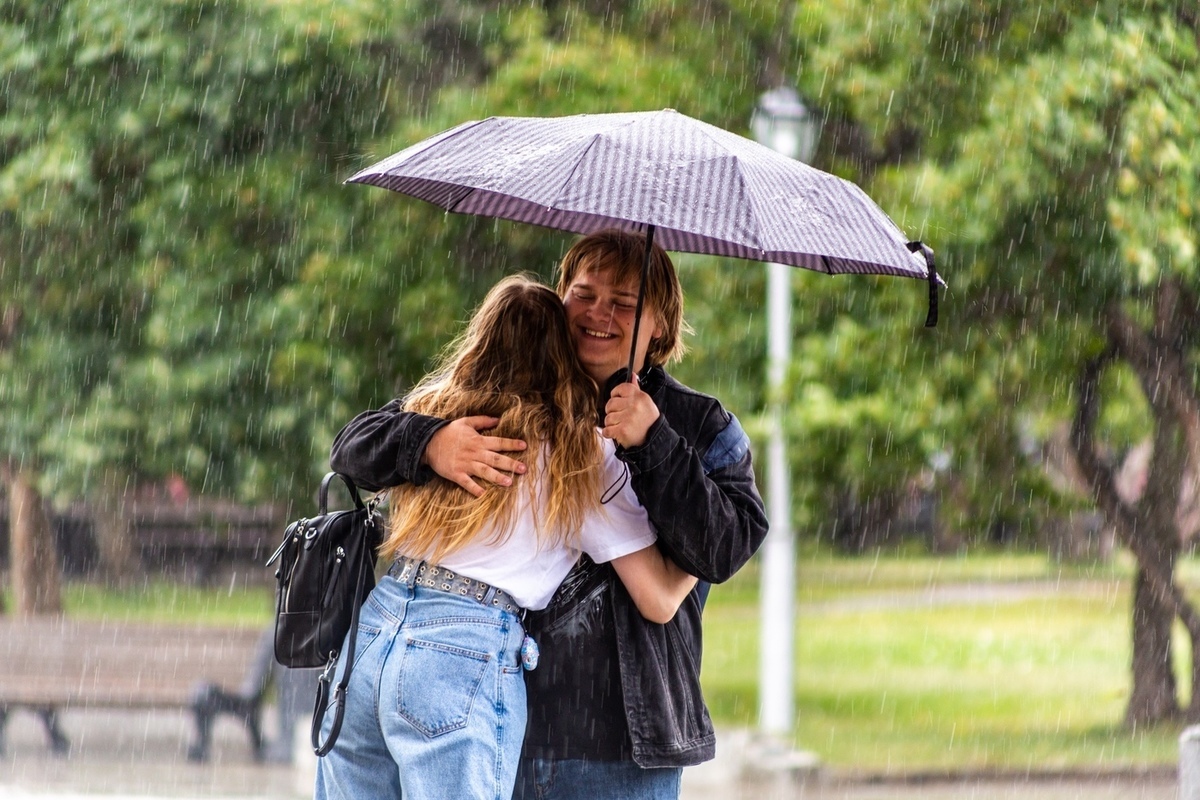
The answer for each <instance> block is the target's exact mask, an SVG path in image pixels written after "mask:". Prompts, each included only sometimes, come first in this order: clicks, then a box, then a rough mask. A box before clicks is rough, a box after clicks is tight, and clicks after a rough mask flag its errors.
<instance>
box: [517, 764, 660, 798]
mask: <svg viewBox="0 0 1200 800" xmlns="http://www.w3.org/2000/svg"><path fill="white" fill-rule="evenodd" d="M682 778H683V769H682V768H680V767H664V768H656V769H644V768H642V767H639V766H638V765H637V764H636V763H634V762H633V761H581V760H573V759H561V760H559V759H542V758H534V759H529V758H523V759H521V769H520V771H519V773H518V774H517V788H516V791H515V792H514V793H513V800H677V798H678V797H679V783H680V780H681V779H682Z"/></svg>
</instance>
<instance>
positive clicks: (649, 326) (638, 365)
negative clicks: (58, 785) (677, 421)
mask: <svg viewBox="0 0 1200 800" xmlns="http://www.w3.org/2000/svg"><path fill="white" fill-rule="evenodd" d="M611 272H612V271H611V270H601V271H593V270H583V271H581V272H580V273H579V274H578V275H576V276H575V279H574V280H573V281H571V284H570V285H569V286H567V291H566V293H565V294H564V295H563V307H564V308H565V309H566V311H567V323H568V324H569V325H570V328H571V336H572V338H573V339H574V340H575V352H577V353H578V354H579V360H580V362H581V363H582V364H583V368H584V369H585V370H587V373H588V375H590V376H591V377H592V380H594V381H596V383H597V384H599V385H601V386H602V385H604V382H605V381H606V380H608V378H609V376H610V375H612V374H613V373H614V372H616V371H617V370H619V369H621V368H622V367H627V366H629V342H630V340H631V339H632V338H633V322H634V314H635V312H636V309H637V289H638V287H637V284H633V285H625V286H617V285H614V284H613V281H612V275H611ZM658 335H659V330H658V323H657V322H656V321H655V319H654V314H653V313H652V311H651V309H650V307H649V306H648V305H647V306H645V307H643V309H642V324H641V328H640V330H639V331H638V342H637V350H636V352H635V354H634V370H635V371H638V372H640V371H641V369H642V366H643V363H644V362H645V359H646V347H647V346H648V345H649V344H650V340H651V339H653V338H655V337H656V336H658Z"/></svg>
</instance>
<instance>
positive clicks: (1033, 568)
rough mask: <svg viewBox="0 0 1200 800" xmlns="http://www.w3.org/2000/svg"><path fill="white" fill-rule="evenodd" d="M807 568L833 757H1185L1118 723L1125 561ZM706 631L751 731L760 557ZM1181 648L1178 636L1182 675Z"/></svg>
mask: <svg viewBox="0 0 1200 800" xmlns="http://www.w3.org/2000/svg"><path fill="white" fill-rule="evenodd" d="M798 567H799V573H798V576H797V600H798V609H799V613H798V617H797V624H796V641H797V653H796V674H795V681H796V712H797V719H796V726H795V729H794V731H793V733H794V742H795V744H796V745H797V746H799V747H802V748H804V749H807V750H811V751H814V752H815V753H817V754H818V755H819V756H820V757H821V759H822V760H823V761H824V762H825V763H826V764H828V765H830V766H832V767H836V768H843V769H847V770H854V771H862V772H867V773H892V774H897V773H922V772H944V771H958V770H973V769H994V770H1018V771H1022V770H1034V771H1038V770H1056V769H1115V768H1121V767H1151V766H1160V765H1171V764H1174V763H1175V760H1176V757H1177V752H1178V735H1179V730H1180V726H1178V725H1164V726H1160V727H1159V728H1156V729H1151V730H1138V731H1129V730H1126V729H1124V728H1122V727H1121V724H1120V723H1121V718H1122V714H1123V711H1124V708H1125V702H1126V699H1127V695H1128V686H1129V666H1128V665H1129V625H1130V621H1129V616H1130V609H1129V603H1130V599H1129V592H1130V580H1129V576H1130V574H1131V571H1132V569H1131V565H1130V562H1129V561H1128V559H1123V558H1122V559H1117V560H1115V561H1114V562H1113V563H1111V564H1105V565H1100V566H1093V567H1087V566H1060V565H1058V564H1055V563H1054V562H1052V561H1051V560H1049V559H1048V558H1046V557H1045V556H1040V555H1033V554H984V555H972V556H966V557H940V558H939V557H932V556H921V555H896V554H892V555H882V556H879V557H869V556H868V557H858V558H846V557H839V556H835V555H830V554H828V553H811V552H809V553H806V554H804V555H802V556H801V558H800V560H799V562H798ZM1179 575H1180V579H1181V582H1182V583H1183V585H1184V586H1186V587H1188V588H1189V589H1190V590H1192V591H1193V592H1196V591H1200V563H1197V562H1196V560H1195V559H1191V558H1188V559H1184V560H1183V561H1182V562H1181V564H1180V568H1179ZM966 587H973V588H971V589H967V588H966ZM66 605H67V609H68V613H69V614H71V615H73V616H87V617H117V618H140V619H152V620H160V621H169V620H182V619H186V620H189V621H192V622H197V621H199V622H204V623H211V624H220V625H229V624H237V625H264V626H265V625H267V624H269V623H270V621H271V614H272V591H271V589H270V587H265V586H258V587H245V586H230V587H225V588H209V589H201V588H196V587H189V586H183V585H180V584H178V583H175V582H171V581H167V580H155V581H151V582H148V583H145V584H143V585H139V586H136V587H133V588H130V589H127V590H116V589H112V588H105V587H100V586H95V585H91V584H78V583H73V584H70V585H69V586H68V588H67V592H66ZM704 625H705V649H704V664H703V676H702V677H703V683H704V688H705V694H706V697H707V699H708V702H709V706H710V709H711V710H712V713H713V717H714V719H715V720H716V721H717V723H718V725H725V726H750V727H752V726H753V725H754V724H755V719H756V717H757V689H756V683H757V678H758V637H759V605H758V574H757V569H756V564H754V563H752V564H751V565H750V566H748V567H747V568H746V569H745V570H743V571H742V572H741V573H740V574H739V575H738V576H737V577H735V578H734V579H733V580H732V581H730V582H729V583H727V584H724V585H721V586H716V587H714V588H713V591H712V593H711V595H710V598H709V603H708V608H707V610H706V612H705V623H704ZM1187 656H1188V645H1187V640H1186V637H1185V636H1184V635H1183V634H1182V630H1181V631H1180V633H1179V636H1178V647H1177V649H1176V658H1177V660H1178V662H1179V667H1180V669H1179V670H1178V674H1179V675H1180V677H1181V680H1186V676H1187V669H1186V661H1187ZM1184 691H1185V694H1186V692H1187V688H1186V687H1185V690H1184Z"/></svg>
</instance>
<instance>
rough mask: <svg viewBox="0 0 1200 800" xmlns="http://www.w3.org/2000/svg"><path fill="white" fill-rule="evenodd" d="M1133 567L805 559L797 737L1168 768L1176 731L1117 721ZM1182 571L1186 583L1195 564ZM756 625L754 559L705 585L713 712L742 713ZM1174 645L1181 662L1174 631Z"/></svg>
mask: <svg viewBox="0 0 1200 800" xmlns="http://www.w3.org/2000/svg"><path fill="white" fill-rule="evenodd" d="M1129 572H1130V570H1129V565H1128V564H1127V563H1126V562H1124V561H1117V562H1116V563H1114V564H1112V565H1104V566H1100V567H1095V568H1083V567H1070V568H1067V567H1064V568H1060V567H1059V566H1058V565H1056V564H1054V563H1052V562H1051V561H1049V560H1048V559H1047V558H1045V557H1043V556H1036V555H989V556H976V557H969V558H963V557H959V558H933V557H895V556H893V557H884V558H879V559H873V558H855V559H847V558H837V557H833V556H829V555H816V556H812V555H810V556H805V557H803V558H802V559H801V561H800V564H799V574H798V578H797V583H798V595H799V600H800V605H799V614H798V619H797V626H796V638H797V659H796V711H797V720H796V726H795V729H794V741H795V744H796V745H797V746H799V747H802V748H804V749H808V750H811V751H814V752H816V753H817V754H818V755H819V756H820V757H821V758H822V760H823V761H824V762H825V763H827V764H829V765H831V766H835V767H842V768H846V769H854V770H863V771H868V772H887V773H907V772H928V771H934V772H942V771H954V770H971V769H994V770H1055V769H1064V768H1070V769H1080V768H1082V769H1114V768H1120V767H1145V766H1156V765H1167V764H1173V763H1175V759H1176V756H1177V752H1178V735H1179V727H1178V726H1174V725H1170V726H1161V727H1160V728H1158V729H1153V730H1139V731H1128V730H1125V729H1123V728H1122V727H1121V726H1120V722H1121V718H1122V714H1123V711H1124V707H1125V702H1126V699H1127V694H1128V685H1129V667H1128V664H1129V641H1128V640H1129V579H1128V575H1129ZM1181 576H1182V578H1183V582H1184V583H1185V584H1187V585H1193V586H1194V585H1195V584H1196V581H1195V577H1196V567H1195V565H1194V564H1191V563H1187V564H1184V565H1183V566H1182V567H1181ZM967 585H970V586H972V587H976V589H975V593H979V594H982V596H981V597H977V598H975V599H970V595H971V594H972V592H970V591H967V590H966V589H964V587H965V586H967ZM931 598H941V599H940V600H938V601H937V602H934V601H933V600H932V599H931ZM758 620H759V611H758V605H757V575H756V573H755V570H754V569H753V568H751V569H747V570H745V571H743V573H741V574H740V575H739V576H738V577H737V578H736V579H735V580H734V581H731V582H730V584H728V585H726V586H720V587H714V589H713V592H712V595H711V596H710V600H709V605H708V609H707V610H706V612H705V653H704V671H703V681H704V686H705V691H706V695H707V697H708V699H709V703H710V707H711V708H712V711H713V715H714V717H715V718H716V719H717V720H718V722H724V723H726V724H736V725H753V724H754V721H755V718H756V714H757V706H756V703H757V692H756V687H755V684H756V682H757V675H758V661H757V659H758V636H759V631H758ZM1178 651H1179V652H1178V653H1177V655H1178V656H1181V657H1179V663H1180V667H1181V668H1182V667H1183V666H1184V662H1185V660H1186V654H1187V643H1186V638H1185V637H1182V636H1181V637H1180V639H1179V648H1178ZM1179 674H1180V675H1181V676H1182V675H1185V674H1186V670H1185V669H1180V671H1179Z"/></svg>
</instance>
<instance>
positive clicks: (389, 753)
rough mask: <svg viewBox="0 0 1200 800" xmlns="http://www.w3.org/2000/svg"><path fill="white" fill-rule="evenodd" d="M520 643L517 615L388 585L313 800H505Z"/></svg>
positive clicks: (375, 598)
mask: <svg viewBox="0 0 1200 800" xmlns="http://www.w3.org/2000/svg"><path fill="white" fill-rule="evenodd" d="M523 637H524V631H523V630H522V628H521V623H520V620H519V619H518V618H517V617H516V616H515V615H514V614H512V613H510V612H507V611H502V610H500V609H498V608H488V607H485V606H483V605H480V604H479V603H476V602H475V601H474V600H468V599H467V598H465V597H459V596H457V595H452V594H448V593H446V592H439V591H436V590H434V589H428V588H425V587H421V586H417V587H412V586H410V585H407V584H406V583H402V582H400V581H398V580H396V579H395V578H393V577H391V576H385V577H384V578H383V579H382V580H381V581H380V582H379V585H378V586H376V587H375V590H374V591H372V592H371V595H370V597H369V598H367V602H366V603H365V604H364V605H363V608H362V612H361V616H360V620H359V627H358V644H357V648H356V649H357V652H356V653H355V659H354V660H355V665H354V672H353V674H352V675H351V676H350V686H349V688H348V689H347V692H346V716H345V721H344V723H343V724H342V732H341V735H340V736H339V737H338V740H337V744H335V745H334V747H333V750H332V751H330V753H329V755H327V756H325V757H324V758H322V759H320V760H319V762H318V765H317V781H316V790H315V795H314V796H315V798H316V800H326V799H328V800H364V798H389V799H391V798H401V797H410V798H414V800H439V799H440V798H446V800H451V799H452V798H453V800H460V798H497V799H498V800H507V798H509V797H510V796H511V794H512V790H513V783H514V781H515V780H516V776H517V761H518V760H519V758H520V755H521V740H522V739H523V738H524V736H525V717H526V707H525V677H524V675H523V674H522V670H521V660H520V652H519V651H520V647H521V640H522V638H523ZM344 666H345V665H344V664H340V665H338V672H339V677H340V672H341V670H342V669H343V668H344ZM335 680H336V678H335ZM331 721H332V713H329V714H326V716H325V720H324V728H325V730H324V734H325V735H328V732H329V727H330V724H331Z"/></svg>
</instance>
